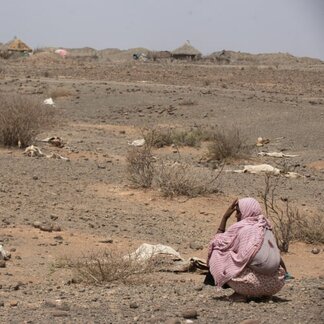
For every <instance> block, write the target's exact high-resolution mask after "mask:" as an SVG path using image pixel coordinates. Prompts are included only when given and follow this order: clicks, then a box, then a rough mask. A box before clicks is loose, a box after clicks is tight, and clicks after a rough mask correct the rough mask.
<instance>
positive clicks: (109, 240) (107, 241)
mask: <svg viewBox="0 0 324 324" xmlns="http://www.w3.org/2000/svg"><path fill="white" fill-rule="evenodd" d="M113 242H114V240H113V239H111V238H107V239H105V240H101V241H99V243H113Z"/></svg>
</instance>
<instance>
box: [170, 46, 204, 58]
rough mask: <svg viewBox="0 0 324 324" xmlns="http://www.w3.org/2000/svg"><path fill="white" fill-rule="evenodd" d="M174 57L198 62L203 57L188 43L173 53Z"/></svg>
mask: <svg viewBox="0 0 324 324" xmlns="http://www.w3.org/2000/svg"><path fill="white" fill-rule="evenodd" d="M171 54H172V57H173V58H175V59H180V60H196V59H199V58H200V57H201V53H200V51H198V50H197V49H196V48H194V47H193V46H192V45H191V44H190V43H189V42H188V41H187V42H186V43H185V44H183V45H182V46H180V47H178V48H176V49H175V50H174V51H172V52H171Z"/></svg>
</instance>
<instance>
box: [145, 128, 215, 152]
mask: <svg viewBox="0 0 324 324" xmlns="http://www.w3.org/2000/svg"><path fill="white" fill-rule="evenodd" d="M143 137H144V139H145V142H146V143H148V145H150V146H152V147H156V148H161V147H164V146H170V145H172V144H174V145H177V146H191V147H196V146H199V145H200V144H201V142H203V141H209V140H211V139H212V138H213V130H212V129H211V128H208V127H207V128H206V127H205V128H203V127H191V128H190V129H173V128H161V129H151V130H148V131H146V132H143Z"/></svg>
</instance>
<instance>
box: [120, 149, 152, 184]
mask: <svg viewBox="0 0 324 324" xmlns="http://www.w3.org/2000/svg"><path fill="white" fill-rule="evenodd" d="M126 161H127V174H128V179H129V180H130V181H131V182H132V184H133V185H134V186H135V187H138V188H149V187H151V185H152V181H153V177H154V162H155V159H154V157H153V154H152V151H151V147H150V146H147V145H145V146H144V147H135V148H132V149H131V150H129V151H128V153H127V157H126Z"/></svg>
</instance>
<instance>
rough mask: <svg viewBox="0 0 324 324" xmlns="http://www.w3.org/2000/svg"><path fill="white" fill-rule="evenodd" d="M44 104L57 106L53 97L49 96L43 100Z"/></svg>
mask: <svg viewBox="0 0 324 324" xmlns="http://www.w3.org/2000/svg"><path fill="white" fill-rule="evenodd" d="M43 103H44V105H50V106H55V103H54V101H53V99H52V98H47V99H45V100H44V101H43Z"/></svg>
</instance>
